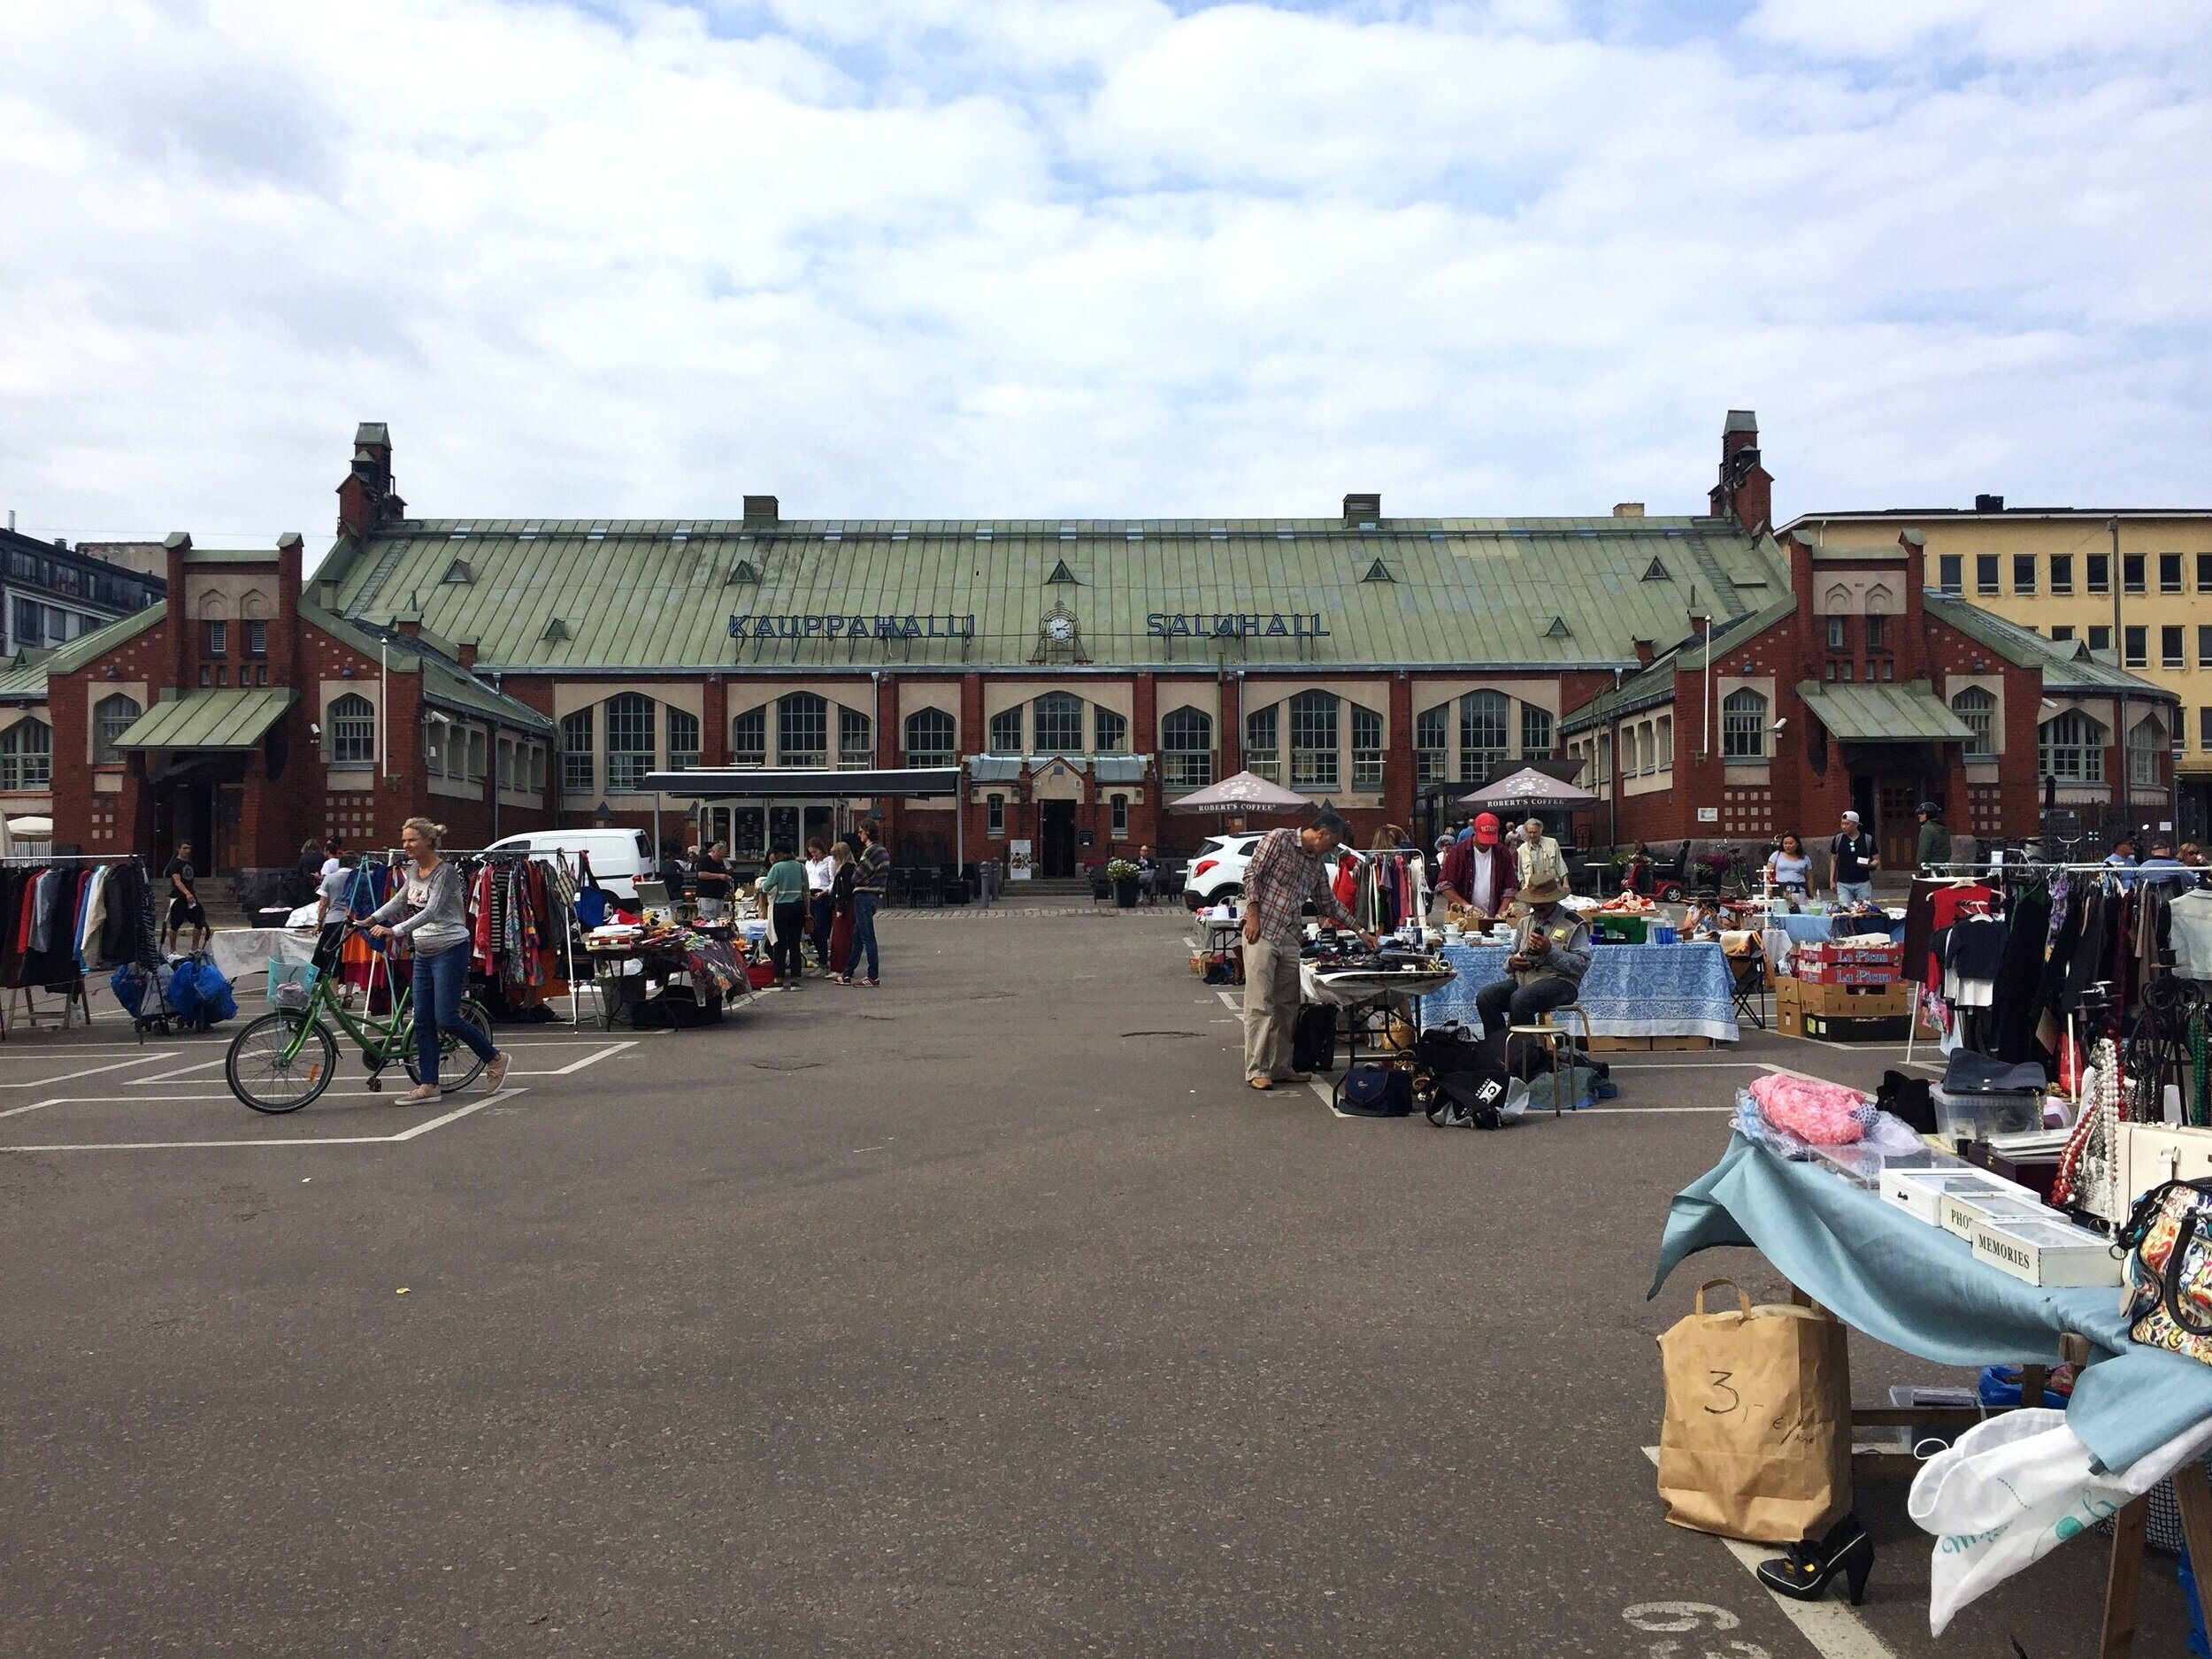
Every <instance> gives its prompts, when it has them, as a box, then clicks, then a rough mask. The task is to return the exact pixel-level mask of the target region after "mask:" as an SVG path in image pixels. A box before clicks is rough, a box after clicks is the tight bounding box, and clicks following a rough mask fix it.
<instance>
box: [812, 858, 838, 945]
mask: <svg viewBox="0 0 2212 1659" xmlns="http://www.w3.org/2000/svg"><path fill="white" fill-rule="evenodd" d="M836 887H837V860H835V859H834V858H833V857H831V856H830V853H829V846H828V843H827V842H826V841H809V842H808V843H807V844H806V913H807V933H808V934H809V935H810V937H811V938H812V939H813V941H814V965H815V966H816V967H818V968H819V969H821V971H822V972H823V973H824V974H825V975H827V974H832V973H834V972H836V969H834V968H833V967H831V966H830V929H831V928H832V927H833V926H835V925H836V921H837V898H836V891H835V890H836Z"/></svg>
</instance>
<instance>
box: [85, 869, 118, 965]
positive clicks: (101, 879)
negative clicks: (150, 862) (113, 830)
mask: <svg viewBox="0 0 2212 1659" xmlns="http://www.w3.org/2000/svg"><path fill="white" fill-rule="evenodd" d="M114 876H115V866H114V865H113V864H101V865H99V866H97V867H96V869H94V871H93V872H92V887H91V891H90V892H89V893H88V894H87V895H86V897H85V905H84V919H83V920H81V922H79V923H78V924H77V960H78V961H80V962H82V963H87V964H90V965H92V966H96V967H97V966H104V965H107V964H104V963H103V962H102V960H101V956H100V930H101V927H102V926H103V925H104V924H105V922H106V921H107V916H108V883H109V882H110V881H111V880H112V879H114Z"/></svg>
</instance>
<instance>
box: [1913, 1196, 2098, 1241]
mask: <svg viewBox="0 0 2212 1659" xmlns="http://www.w3.org/2000/svg"><path fill="white" fill-rule="evenodd" d="M1999 1185H2000V1186H2009V1185H2010V1183H2009V1182H2000V1183H1999ZM2065 1219H2066V1217H2063V1216H2062V1215H2060V1214H2059V1213H2058V1211H2057V1210H2053V1209H2052V1208H2051V1207H2050V1206H2049V1205H2048V1204H2045V1203H2042V1202H2039V1201H2038V1200H2037V1198H2036V1196H2035V1194H2032V1193H2031V1192H2028V1191H2027V1190H2026V1189H2025V1188H2023V1189H2022V1191H2021V1195H2020V1196H2018V1197H2014V1196H2013V1195H2012V1194H2008V1193H2007V1194H2000V1195H1998V1196H1997V1197H1994V1198H1991V1197H1988V1196H1986V1195H1985V1194H1970V1193H1965V1192H1960V1191H1956V1190H1954V1191H1951V1192H1947V1193H1946V1194H1943V1196H1942V1197H1941V1198H1939V1199H1938V1200H1937V1201H1936V1225H1938V1226H1939V1227H1941V1228H1942V1229H1943V1230H1944V1231H1945V1232H1946V1233H1956V1234H1958V1236H1959V1237H1960V1238H1962V1239H1971V1238H1972V1237H1973V1236H1974V1224H1975V1223H1976V1222H1978V1221H1993V1222H1995V1223H1997V1225H2000V1226H2009V1225H2011V1224H2012V1223H2014V1222H2016V1221H2064V1220H2065Z"/></svg>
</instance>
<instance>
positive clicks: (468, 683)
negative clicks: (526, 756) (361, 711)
mask: <svg viewBox="0 0 2212 1659" xmlns="http://www.w3.org/2000/svg"><path fill="white" fill-rule="evenodd" d="M300 616H301V618H302V619H303V620H304V621H307V622H311V623H312V624H314V626H317V627H319V628H321V629H322V630H323V631H324V632H325V633H326V634H329V635H330V636H331V637H332V638H333V639H336V640H342V641H344V642H345V643H346V644H348V645H350V646H352V647H353V648H354V649H356V650H357V651H359V652H360V653H361V654H362V655H363V656H364V657H375V656H378V655H379V654H380V653H381V655H382V656H383V658H384V660H385V661H386V662H387V663H388V664H390V665H391V668H392V671H393V672H395V673H402V674H405V673H419V674H420V675H422V677H423V687H422V695H423V700H424V701H425V702H426V703H430V704H431V705H432V706H434V707H435V708H441V709H444V710H449V712H451V713H455V714H470V715H475V716H478V717H479V718H485V719H490V720H496V721H498V722H499V723H500V724H502V725H503V726H512V727H514V728H516V729H518V730H520V731H525V732H538V733H546V732H550V731H551V730H552V729H553V721H552V719H551V718H550V717H549V716H547V715H543V714H540V713H539V712H538V711H537V710H535V709H534V708H532V707H531V706H530V705H529V704H528V703H518V702H517V701H516V700H515V699H514V698H512V697H511V696H509V695H506V693H504V692H503V691H495V690H494V689H493V688H492V687H489V686H487V685H485V684H484V683H483V682H482V681H481V680H477V679H475V678H474V677H472V675H471V674H470V673H469V672H468V671H467V670H465V669H464V668H463V667H462V666H461V665H460V664H459V663H458V662H457V661H455V660H454V659H453V658H451V657H448V656H446V655H444V654H443V653H442V652H441V651H440V650H438V649H436V648H435V647H434V645H432V644H431V643H429V642H428V641H423V640H419V639H410V638H409V637H408V636H407V635H405V634H402V633H400V632H399V631H398V630H397V629H396V628H386V627H380V626H374V625H366V624H360V623H356V622H351V621H349V620H348V619H347V618H344V617H341V616H337V615H334V614H333V613H332V612H330V611H326V610H324V609H323V608H322V607H321V606H320V605H318V604H314V603H310V602H308V601H306V600H302V601H301V602H300Z"/></svg>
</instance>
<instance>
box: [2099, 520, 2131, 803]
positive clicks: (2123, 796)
mask: <svg viewBox="0 0 2212 1659" xmlns="http://www.w3.org/2000/svg"><path fill="white" fill-rule="evenodd" d="M2104 527H2105V528H2106V529H2107V530H2108V531H2110V532H2111V533H2112V569H2111V572H2110V574H2111V578H2112V660H2113V663H2114V664H2115V665H2116V667H2118V669H2119V671H2120V684H2119V687H2118V690H2117V694H2116V695H2117V702H2116V704H2115V708H2114V714H2113V733H2112V747H2113V749H2114V750H2115V751H2116V753H2117V755H2118V756H2119V760H2120V821H2121V822H2122V823H2123V824H2128V823H2131V822H2133V821H2134V818H2135V758H2134V756H2133V755H2132V754H2131V753H2130V751H2129V749H2128V687H2127V672H2128V635H2127V629H2126V628H2124V626H2121V623H2120V591H2121V589H2122V588H2125V587H2126V586H2127V577H2126V573H2125V567H2124V565H2122V564H2121V563H2120V520H2119V518H2118V517H2117V516H2115V517H2113V518H2108V519H2106V520H2105V521H2104Z"/></svg>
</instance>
